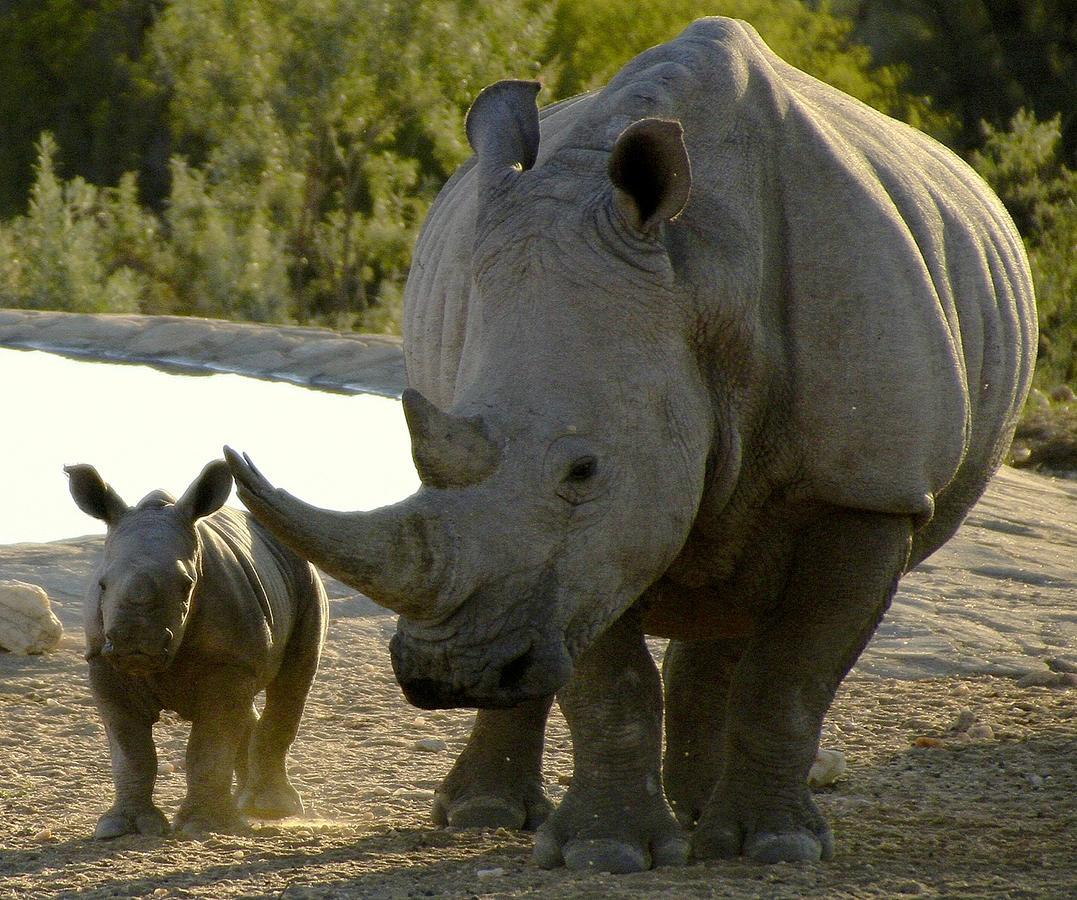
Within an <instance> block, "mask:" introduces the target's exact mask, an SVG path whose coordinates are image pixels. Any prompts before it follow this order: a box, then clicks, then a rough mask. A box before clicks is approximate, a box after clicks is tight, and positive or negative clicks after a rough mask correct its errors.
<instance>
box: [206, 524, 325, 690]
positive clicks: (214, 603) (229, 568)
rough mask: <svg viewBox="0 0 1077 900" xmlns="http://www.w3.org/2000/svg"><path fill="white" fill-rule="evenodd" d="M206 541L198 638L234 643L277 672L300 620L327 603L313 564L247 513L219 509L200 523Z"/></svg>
mask: <svg viewBox="0 0 1077 900" xmlns="http://www.w3.org/2000/svg"><path fill="white" fill-rule="evenodd" d="M196 527H197V529H198V533H199V538H200V540H201V543H202V576H201V578H200V581H199V585H198V589H197V590H198V595H197V603H198V606H199V611H198V615H199V623H198V624H199V627H200V630H201V633H200V634H199V635H197V637H196V638H194V636H192V637H193V638H194V639H197V640H199V641H206V642H211V643H212V645H213V646H214V647H215V648H227V647H228V646H229V645H231V646H232V647H233V648H234V649H235V651H236V652H237V653H238V654H239V655H246V656H250V657H251V658H252V659H253V660H259V661H261V665H266V666H268V667H269V669H270V670H273V671H275V669H276V667H277V666H278V665H279V662H280V657H281V654H282V653H283V652H284V647H285V644H286V643H287V640H288V637H289V635H290V634H291V632H292V629H293V627H294V625H295V622H296V619H297V618H298V616H299V615H300V614H302V612H303V609H304V606H305V605H306V604H309V603H318V602H324V593H323V592H322V590H321V587H320V583H319V582H318V581H317V576H316V574H315V573H314V571H313V569H312V568H311V567H310V565H309V564H308V563H307V562H305V561H304V560H302V559H300V558H299V557H298V556H296V555H295V554H294V553H292V551H290V550H288V549H287V548H285V547H284V546H282V545H281V544H280V543H279V542H278V541H277V540H276V539H275V538H273V537H272V536H271V535H270V534H269V533H268V532H267V531H266V530H265V529H263V528H262V526H261V525H259V524H258V523H257V522H255V521H254V519H252V518H251V517H250V516H249V515H247V514H246V513H242V512H239V511H237V510H234V509H227V508H225V509H221V510H219V511H218V512H216V513H214V514H213V515H212V516H208V517H206V518H205V519H202V520H200V521H199V522H198V523H197V525H196Z"/></svg>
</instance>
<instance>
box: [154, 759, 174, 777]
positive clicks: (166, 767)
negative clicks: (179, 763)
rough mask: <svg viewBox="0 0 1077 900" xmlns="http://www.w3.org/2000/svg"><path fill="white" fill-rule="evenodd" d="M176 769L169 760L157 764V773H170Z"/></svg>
mask: <svg viewBox="0 0 1077 900" xmlns="http://www.w3.org/2000/svg"><path fill="white" fill-rule="evenodd" d="M175 771H176V767H175V766H174V765H173V764H172V763H170V762H161V763H158V764H157V774H158V775H171V774H172V773H173V772H175Z"/></svg>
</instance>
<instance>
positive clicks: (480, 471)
mask: <svg viewBox="0 0 1077 900" xmlns="http://www.w3.org/2000/svg"><path fill="white" fill-rule="evenodd" d="M400 399H401V402H402V404H403V406H404V418H405V419H407V422H408V430H409V431H410V432H411V455H412V457H413V459H414V460H415V470H416V471H417V472H418V473H419V478H420V479H422V482H423V484H425V485H427V486H428V487H434V488H456V487H467V486H468V485H471V484H478V483H479V482H480V481H482V480H483V479H485V478H486V477H487V476H489V475H490V474H491V473H492V472H493V471H494V469H496V468H497V465H498V463H499V462H500V460H501V450H500V448H499V447H498V446H497V444H495V443H494V442H493V441H492V440H491V439H490V436H489V435H488V434H487V433H486V427H485V425H484V424H483V421H482V419H481V418H479V417H478V416H471V417H468V418H464V417H462V416H453V415H450V414H449V413H446V412H442V411H441V410H440V409H438V408H437V407H436V406H435V405H434V404H433V403H431V402H430V401H429V400H427V399H426V398H425V397H424V396H423V395H422V394H420V393H419V392H418V391H417V390H414V389H413V388H408V389H407V390H406V391H404V394H403V396H402V397H401V398H400Z"/></svg>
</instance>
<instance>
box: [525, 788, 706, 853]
mask: <svg viewBox="0 0 1077 900" xmlns="http://www.w3.org/2000/svg"><path fill="white" fill-rule="evenodd" d="M593 796H594V797H595V799H596V800H599V801H600V805H599V804H595V803H592V802H589V800H588V794H587V792H586V791H582V790H581V791H578V792H576V793H574V792H573V789H572V788H570V789H569V792H568V794H566V795H565V799H564V801H563V802H562V803H561V806H560V807H558V808H557V809H556V810H555V811H554V812H553V813H552V815H551V816H550V818H549V819H547V820H546V823H545V824H544V825H543V826H542V828H540V829H539V832H538V834H537V835H536V836H535V850H534V858H535V862H536V863H538V864H539V865H540V866H542V867H543V868H544V869H552V868H555V867H557V866H567V867H568V868H570V869H576V870H578V871H588V872H611V873H615V874H619V873H623V872H642V871H645V870H646V869H650V868H652V867H654V866H681V865H684V863H685V861H686V858H687V854H688V844H687V841H685V839H684V837H683V835H682V834H681V830H680V828H678V826H677V823H676V822H675V821H674V819H673V816H672V814H671V813H670V811H669V808H668V807H667V806H666V804H665V801H664V800H662V799H661V797H660V796H658V797H654V798H652V797H647V798H646V799H645V800H643V801H639V800H636V801H632V802H626V803H615V804H609V803H608V802H602V801H604V800H605V801H608V798H603V797H601V796H600V795H598V794H597V793H596V794H594V795H593ZM596 810H604V812H596Z"/></svg>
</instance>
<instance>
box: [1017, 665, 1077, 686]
mask: <svg viewBox="0 0 1077 900" xmlns="http://www.w3.org/2000/svg"><path fill="white" fill-rule="evenodd" d="M1075 682H1077V678H1075V676H1074V675H1073V673H1071V672H1052V671H1050V670H1048V669H1043V670H1037V671H1035V672H1029V673H1028V674H1027V675H1022V676H1021V677H1020V678H1018V679H1017V686H1018V687H1020V688H1027V687H1069V686H1071V685H1073V684H1074V683H1075Z"/></svg>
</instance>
